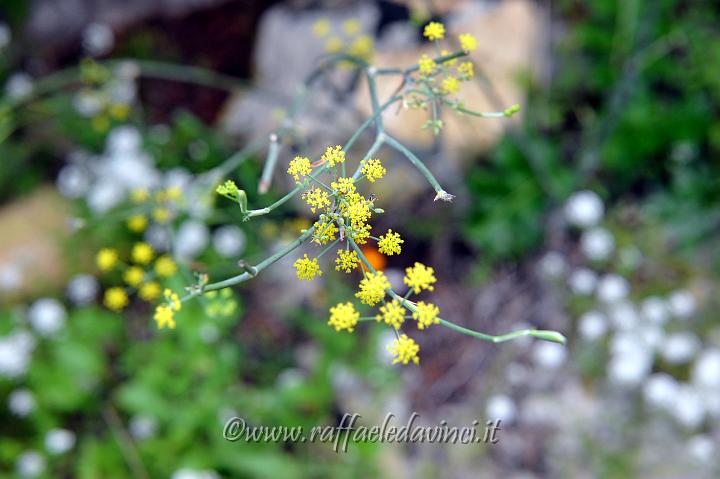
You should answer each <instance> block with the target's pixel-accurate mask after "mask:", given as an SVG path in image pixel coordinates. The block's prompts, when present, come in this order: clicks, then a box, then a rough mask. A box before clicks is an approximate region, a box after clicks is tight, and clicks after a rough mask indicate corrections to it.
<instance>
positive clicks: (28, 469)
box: [15, 451, 45, 478]
mask: <svg viewBox="0 0 720 479" xmlns="http://www.w3.org/2000/svg"><path fill="white" fill-rule="evenodd" d="M15 469H16V470H17V473H18V476H20V477H22V478H31V477H38V476H39V475H41V474H42V473H43V472H45V458H44V457H43V456H41V455H40V453H38V452H36V451H26V452H23V453H22V454H20V456H19V457H18V459H17V462H16V463H15Z"/></svg>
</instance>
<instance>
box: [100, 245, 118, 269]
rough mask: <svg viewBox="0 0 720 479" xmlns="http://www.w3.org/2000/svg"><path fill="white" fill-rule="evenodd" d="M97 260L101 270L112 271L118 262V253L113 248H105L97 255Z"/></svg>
mask: <svg viewBox="0 0 720 479" xmlns="http://www.w3.org/2000/svg"><path fill="white" fill-rule="evenodd" d="M95 262H96V263H97V265H98V268H100V271H110V270H111V269H113V268H114V267H115V265H116V264H117V262H118V253H117V251H116V250H114V249H112V248H103V249H101V250H100V251H99V252H98V254H97V256H96V257H95Z"/></svg>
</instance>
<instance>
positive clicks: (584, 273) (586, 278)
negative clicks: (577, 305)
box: [568, 268, 598, 296]
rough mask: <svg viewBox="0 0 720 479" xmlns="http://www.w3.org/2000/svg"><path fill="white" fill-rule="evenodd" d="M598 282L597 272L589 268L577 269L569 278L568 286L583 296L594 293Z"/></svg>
mask: <svg viewBox="0 0 720 479" xmlns="http://www.w3.org/2000/svg"><path fill="white" fill-rule="evenodd" d="M597 282H598V277H597V274H596V273H595V272H594V271H592V270H591V269H588V268H579V269H576V270H575V271H573V272H572V274H571V275H570V277H569V278H568V286H570V289H571V290H572V292H573V293H575V294H577V295H581V296H588V295H590V294H592V293H593V291H595V286H596V285H597Z"/></svg>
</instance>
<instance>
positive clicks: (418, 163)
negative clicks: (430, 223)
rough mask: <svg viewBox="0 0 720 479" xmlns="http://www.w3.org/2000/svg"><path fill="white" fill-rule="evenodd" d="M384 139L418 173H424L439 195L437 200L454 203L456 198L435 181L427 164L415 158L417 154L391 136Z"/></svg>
mask: <svg viewBox="0 0 720 479" xmlns="http://www.w3.org/2000/svg"><path fill="white" fill-rule="evenodd" d="M384 138H385V142H386V143H387V144H388V145H389V146H391V147H393V148H395V149H396V150H398V151H399V152H400V153H402V154H403V155H404V156H405V157H406V158H407V159H408V160H410V163H412V164H413V166H415V168H417V169H418V171H419V172H420V173H422V175H423V176H424V177H425V179H427V180H428V182H429V183H430V185H431V186H432V187H433V188H434V189H435V193H437V195H436V196H435V199H436V200H438V199H440V200H443V201H452V199H453V198H454V197H453V195H451V194H449V193H448V192H447V191H445V190H444V189H443V187H442V186H440V183H438V181H437V180H436V179H435V177H434V176H433V174H432V173H431V172H430V170H429V169H428V168H427V166H425V163H423V162H422V161H420V159H419V158H418V157H417V156H415V154H414V153H413V152H412V151H410V150H409V149H408V148H407V147H406V146H405V145H403V144H402V143H400V142H399V141H397V140H396V139H395V138H393V137H391V136H389V135H384Z"/></svg>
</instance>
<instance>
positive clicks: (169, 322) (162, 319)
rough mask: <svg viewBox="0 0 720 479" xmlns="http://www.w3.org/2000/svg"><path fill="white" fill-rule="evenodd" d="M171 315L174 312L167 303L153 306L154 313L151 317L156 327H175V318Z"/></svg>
mask: <svg viewBox="0 0 720 479" xmlns="http://www.w3.org/2000/svg"><path fill="white" fill-rule="evenodd" d="M173 316H174V313H173V310H172V308H171V307H170V306H168V305H167V304H160V305H158V306H157V307H156V308H155V315H154V316H153V319H154V320H155V322H156V323H157V327H158V329H162V328H164V327H166V326H167V327H168V328H170V329H175V318H174V317H173Z"/></svg>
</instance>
